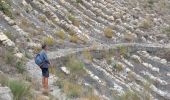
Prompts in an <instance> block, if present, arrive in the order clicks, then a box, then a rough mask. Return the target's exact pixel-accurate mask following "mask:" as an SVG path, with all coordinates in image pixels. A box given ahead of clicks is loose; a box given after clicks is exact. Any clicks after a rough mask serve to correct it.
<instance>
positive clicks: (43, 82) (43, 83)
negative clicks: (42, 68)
mask: <svg viewBox="0 0 170 100" xmlns="http://www.w3.org/2000/svg"><path fill="white" fill-rule="evenodd" d="M42 86H43V88H45V77H44V76H43V77H42Z"/></svg>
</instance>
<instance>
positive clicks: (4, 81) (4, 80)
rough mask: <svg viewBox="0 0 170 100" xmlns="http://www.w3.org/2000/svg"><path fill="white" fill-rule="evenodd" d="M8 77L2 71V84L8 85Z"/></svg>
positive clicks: (0, 76)
mask: <svg viewBox="0 0 170 100" xmlns="http://www.w3.org/2000/svg"><path fill="white" fill-rule="evenodd" d="M8 80H9V79H8V77H7V76H5V75H4V74H1V73H0V84H1V85H2V86H7V85H8Z"/></svg>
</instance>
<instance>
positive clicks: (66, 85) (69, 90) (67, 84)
mask: <svg viewBox="0 0 170 100" xmlns="http://www.w3.org/2000/svg"><path fill="white" fill-rule="evenodd" d="M57 86H59V88H60V89H62V90H63V92H64V93H65V94H66V95H67V96H68V97H69V98H77V97H80V96H81V95H82V92H83V89H82V86H81V85H79V84H76V83H73V82H71V81H68V80H60V81H57Z"/></svg>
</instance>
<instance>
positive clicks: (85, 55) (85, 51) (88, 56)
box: [83, 50, 93, 61]
mask: <svg viewBox="0 0 170 100" xmlns="http://www.w3.org/2000/svg"><path fill="white" fill-rule="evenodd" d="M83 57H84V58H85V59H87V60H89V61H92V60H93V57H92V55H91V53H90V51H89V50H84V51H83Z"/></svg>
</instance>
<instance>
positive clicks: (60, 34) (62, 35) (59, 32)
mask: <svg viewBox="0 0 170 100" xmlns="http://www.w3.org/2000/svg"><path fill="white" fill-rule="evenodd" d="M56 35H57V36H58V37H59V38H61V39H62V40H64V39H65V33H64V31H63V30H60V31H58V32H56Z"/></svg>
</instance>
